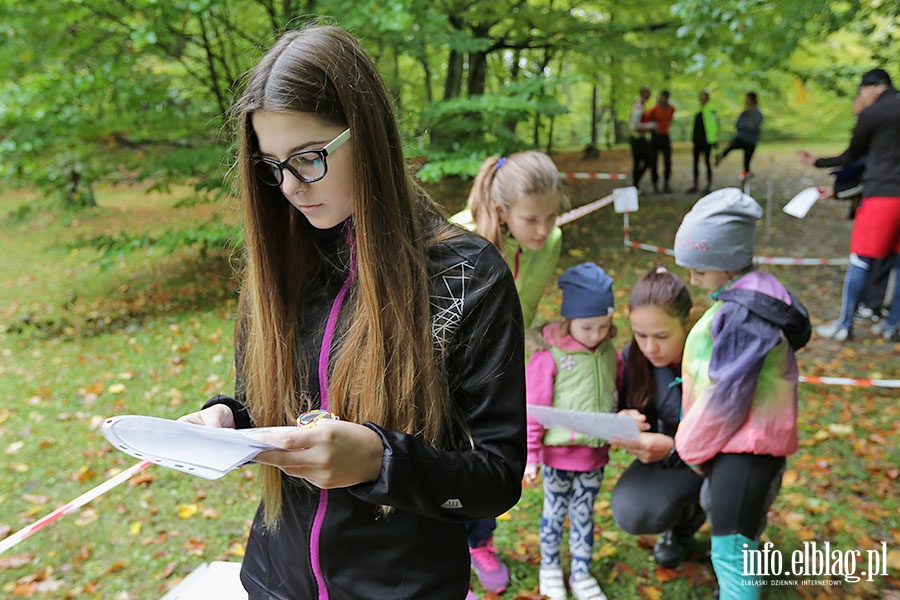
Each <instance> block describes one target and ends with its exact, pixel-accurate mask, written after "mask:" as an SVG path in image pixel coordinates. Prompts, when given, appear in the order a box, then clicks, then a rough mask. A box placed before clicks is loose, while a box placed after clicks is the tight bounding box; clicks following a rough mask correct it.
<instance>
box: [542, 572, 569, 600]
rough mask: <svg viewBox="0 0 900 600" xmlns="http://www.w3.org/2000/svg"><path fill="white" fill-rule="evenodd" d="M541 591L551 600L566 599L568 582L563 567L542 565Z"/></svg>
mask: <svg viewBox="0 0 900 600" xmlns="http://www.w3.org/2000/svg"><path fill="white" fill-rule="evenodd" d="M539 581H540V588H539V589H540V592H541V595H542V596H546V597H547V598H549V599H550V600H566V598H567V596H566V583H565V578H564V577H563V570H562V567H541V570H540V573H539Z"/></svg>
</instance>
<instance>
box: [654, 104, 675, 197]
mask: <svg viewBox="0 0 900 600" xmlns="http://www.w3.org/2000/svg"><path fill="white" fill-rule="evenodd" d="M674 116H675V107H674V106H672V105H671V104H669V90H663V91H662V92H660V94H659V99H658V100H657V102H656V106H654V107H653V108H651V109H650V122H651V123H656V129H654V130H652V131H651V132H650V176H651V177H652V178H653V191H654V192H656V193H659V170H658V167H659V165H658V164H657V161H658V160H659V155H660V154H662V157H663V190H662V191H663V193H665V194H671V193H672V187H671V186H670V185H669V180H670V179H671V178H672V139H671V138H670V137H669V128H670V127H671V126H672V118H673V117H674Z"/></svg>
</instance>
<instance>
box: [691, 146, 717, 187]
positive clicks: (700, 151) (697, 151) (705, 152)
mask: <svg viewBox="0 0 900 600" xmlns="http://www.w3.org/2000/svg"><path fill="white" fill-rule="evenodd" d="M712 149H713V147H712V145H710V144H707V143H706V142H702V143H699V144H698V143H694V187H700V157H701V156H702V157H703V160H704V161H705V162H706V186H707V187H712V164H711V163H710V161H709V157H710V155H711V154H712Z"/></svg>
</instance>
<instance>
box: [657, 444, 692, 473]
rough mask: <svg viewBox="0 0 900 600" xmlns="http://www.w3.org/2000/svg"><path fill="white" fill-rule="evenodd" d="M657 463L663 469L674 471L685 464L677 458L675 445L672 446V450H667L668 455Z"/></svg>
mask: <svg viewBox="0 0 900 600" xmlns="http://www.w3.org/2000/svg"><path fill="white" fill-rule="evenodd" d="M659 462H660V465H661V466H662V468H663V469H674V468H675V467H677V466H680V465H686V464H687V463H685V462H684V461H683V460H681V457H680V456H678V450H676V449H675V444H672V449H671V450H669V453H668V454H666V456H665V457H664V458H663V459H662V460H661V461H659Z"/></svg>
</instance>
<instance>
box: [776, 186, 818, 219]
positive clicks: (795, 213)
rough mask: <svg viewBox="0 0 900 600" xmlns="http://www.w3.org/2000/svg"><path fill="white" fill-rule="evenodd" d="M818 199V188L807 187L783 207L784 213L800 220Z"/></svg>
mask: <svg viewBox="0 0 900 600" xmlns="http://www.w3.org/2000/svg"><path fill="white" fill-rule="evenodd" d="M818 199H819V188H816V187H808V188H806V189H804V190H801V191H800V193H799V194H797V195H796V196H794V197H793V198H791V201H790V202H788V203H787V204H785V205H784V209H783V210H784V212H786V213H787V214H789V215H791V216H792V217H797V218H798V219H802V218H803V217H805V216H806V214H807V213H808V212H809V210H810V209H811V208H812V207H813V204H815V203H816V200H818Z"/></svg>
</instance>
